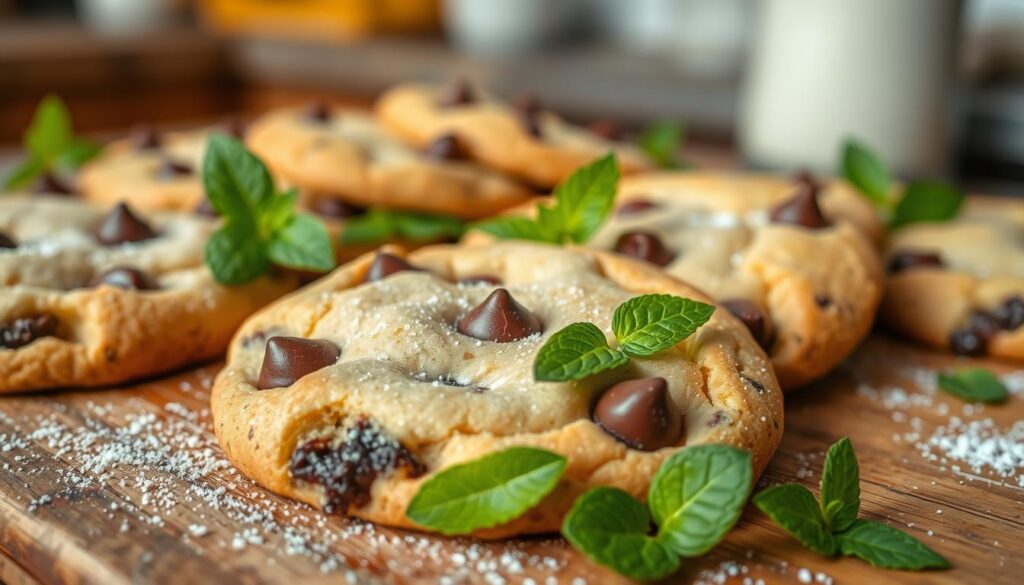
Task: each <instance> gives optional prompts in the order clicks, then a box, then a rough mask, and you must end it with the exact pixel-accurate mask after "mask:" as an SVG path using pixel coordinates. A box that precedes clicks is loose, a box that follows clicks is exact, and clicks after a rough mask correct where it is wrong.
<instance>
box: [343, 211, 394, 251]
mask: <svg viewBox="0 0 1024 585" xmlns="http://www.w3.org/2000/svg"><path fill="white" fill-rule="evenodd" d="M397 233H398V228H397V227H395V222H394V220H393V219H392V218H391V215H390V214H389V213H387V212H386V211H384V210H382V209H371V210H369V211H367V212H366V215H363V216H360V217H353V218H351V219H347V220H345V227H344V229H343V230H342V232H341V243H342V244H343V245H346V246H352V245H363V244H377V243H380V242H385V241H387V240H389V239H391V238H394V237H395V235H396V234H397Z"/></svg>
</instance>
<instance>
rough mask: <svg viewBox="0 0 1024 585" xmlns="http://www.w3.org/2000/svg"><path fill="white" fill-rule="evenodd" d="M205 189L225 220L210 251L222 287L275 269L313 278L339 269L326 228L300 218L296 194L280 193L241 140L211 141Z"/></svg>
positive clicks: (212, 267)
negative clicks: (313, 274) (302, 272)
mask: <svg viewBox="0 0 1024 585" xmlns="http://www.w3.org/2000/svg"><path fill="white" fill-rule="evenodd" d="M203 186H204V187H205V188H206V196H207V198H208V199H209V200H210V204H211V205H213V208H214V209H216V210H217V213H218V214H220V215H221V216H222V217H223V220H224V224H223V225H222V226H221V228H220V229H218V230H217V231H216V232H215V233H214V234H213V236H212V237H211V238H210V241H209V242H207V244H206V250H205V259H206V264H207V266H209V268H210V271H211V272H212V273H213V276H214V278H215V279H216V280H217V281H218V282H220V283H223V284H242V283H245V282H249V281H251V280H253V279H255V278H258V277H259V276H260V275H262V274H263V273H265V272H266V271H267V270H268V269H269V267H270V265H271V263H274V264H277V265H280V266H285V267H288V268H294V269H298V270H308V271H314V272H324V271H327V270H330V269H331V268H333V267H334V265H335V259H334V247H333V246H332V245H331V239H330V236H329V235H328V234H327V230H326V229H325V228H324V226H323V224H321V223H320V222H318V221H317V220H316V219H314V218H313V217H312V216H309V215H306V214H299V213H296V212H295V202H296V195H295V193H294V192H288V193H277V192H276V191H275V189H274V183H273V179H271V177H270V173H269V172H268V171H267V167H266V166H265V165H264V164H263V162H262V161H260V160H259V159H258V158H256V157H255V156H253V155H252V153H250V152H249V151H247V150H246V149H245V147H244V146H243V145H242V143H241V142H239V141H238V140H236V139H234V138H229V137H227V136H220V135H217V136H213V137H211V138H210V142H209V144H208V145H207V148H206V156H205V158H204V159H203Z"/></svg>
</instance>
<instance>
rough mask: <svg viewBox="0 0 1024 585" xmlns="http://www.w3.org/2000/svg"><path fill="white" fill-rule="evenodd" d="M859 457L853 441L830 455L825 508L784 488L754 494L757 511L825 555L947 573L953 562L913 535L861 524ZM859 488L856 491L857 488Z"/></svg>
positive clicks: (794, 488)
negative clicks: (942, 570) (844, 556)
mask: <svg viewBox="0 0 1024 585" xmlns="http://www.w3.org/2000/svg"><path fill="white" fill-rule="evenodd" d="M859 475H860V474H859V469H858V465H857V457H856V455H855V454H854V452H853V446H852V445H851V444H850V441H849V439H846V438H844V439H841V440H840V441H838V442H837V443H836V444H834V445H832V447H831V448H830V449H829V451H828V455H826V457H825V470H824V472H823V473H822V476H821V486H820V487H821V504H820V505H819V504H818V502H817V501H815V499H814V494H812V493H811V491H810V490H808V489H807V488H806V487H804V486H802V485H799V484H795V483H786V484H781V485H776V486H772V487H770V488H768V489H765V490H762V491H760V492H758V493H757V494H755V495H754V498H753V502H754V505H755V506H757V508H758V509H759V510H761V511H762V512H764V513H765V514H767V515H768V517H770V518H771V519H772V520H773V521H774V522H775V523H776V524H778V525H779V526H781V527H782V528H783V529H784V530H786V532H789V533H790V534H791V535H792V536H794V537H795V538H796V539H797V540H799V541H800V543H801V544H803V545H804V546H806V547H807V548H809V549H811V550H813V551H815V552H817V553H819V554H822V555H824V556H833V555H835V554H836V553H837V552H838V553H842V554H843V555H846V556H856V557H858V558H860V559H861V560H864V561H867V562H868V563H871V564H872V565H874V566H876V567H882V568H886V569H909V570H917V569H945V568H948V567H949V562H948V561H946V559H944V558H943V557H942V556H941V555H939V554H938V553H936V552H935V551H933V550H932V549H930V548H928V547H927V546H926V545H925V544H924V543H922V542H921V541H919V540H917V539H916V538H914V537H913V536H910V535H909V534H907V533H905V532H903V531H901V530H899V529H897V528H893V527H892V526H888V525H886V524H881V523H879V522H874V521H872V520H858V519H857V518H856V516H857V513H858V511H859V509H860V485H859ZM854 483H856V484H857V485H856V486H854V485H853V484H854Z"/></svg>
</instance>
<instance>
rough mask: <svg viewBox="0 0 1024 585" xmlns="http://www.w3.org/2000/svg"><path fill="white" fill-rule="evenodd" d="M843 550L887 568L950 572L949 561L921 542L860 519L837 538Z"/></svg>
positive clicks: (895, 530) (899, 532) (850, 554)
mask: <svg viewBox="0 0 1024 585" xmlns="http://www.w3.org/2000/svg"><path fill="white" fill-rule="evenodd" d="M836 538H837V540H838V541H839V550H840V551H842V553H843V554H844V555H847V556H855V557H857V558H859V559H861V560H864V561H867V562H869V563H871V564H872V565H874V566H876V567H881V568H883V569H912V570H917V569H947V568H949V561H947V560H946V559H945V558H943V557H942V555H940V554H939V553H937V552H935V551H933V550H932V549H930V548H928V547H927V546H925V545H924V543H922V542H921V541H920V540H918V539H916V538H914V537H913V536H910V535H909V534H907V533H905V532H903V531H901V530H897V529H896V528H893V527H892V526H888V525H886V524H881V523H879V522H872V521H870V520H857V521H856V522H854V523H853V526H851V527H850V529H849V530H847V531H845V532H842V533H840V534H838V535H837V536H836Z"/></svg>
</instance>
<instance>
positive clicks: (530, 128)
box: [515, 93, 543, 138]
mask: <svg viewBox="0 0 1024 585" xmlns="http://www.w3.org/2000/svg"><path fill="white" fill-rule="evenodd" d="M515 110H516V114H517V115H518V116H519V123H520V124H521V125H522V127H523V129H525V130H526V132H527V134H529V135H530V136H533V137H534V138H542V137H543V133H542V132H541V128H540V114H541V112H542V111H543V107H542V106H541V104H540V101H539V100H538V99H537V97H536V96H534V95H533V94H530V93H526V94H523V95H521V96H519V97H518V98H517V99H516V101H515Z"/></svg>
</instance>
